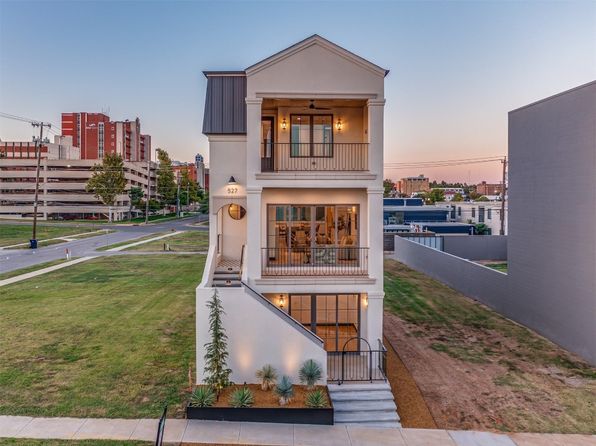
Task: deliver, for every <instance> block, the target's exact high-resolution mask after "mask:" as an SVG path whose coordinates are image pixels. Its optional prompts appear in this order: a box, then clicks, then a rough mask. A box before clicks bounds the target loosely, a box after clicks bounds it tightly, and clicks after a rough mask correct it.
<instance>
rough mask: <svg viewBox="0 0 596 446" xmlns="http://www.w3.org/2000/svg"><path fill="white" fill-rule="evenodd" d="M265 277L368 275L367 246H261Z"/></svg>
mask: <svg viewBox="0 0 596 446" xmlns="http://www.w3.org/2000/svg"><path fill="white" fill-rule="evenodd" d="M262 259H263V269H262V274H263V276H366V275H367V274H368V248H361V247H353V246H317V247H310V248H308V247H304V248H262Z"/></svg>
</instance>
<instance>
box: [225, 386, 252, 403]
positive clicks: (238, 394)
mask: <svg viewBox="0 0 596 446" xmlns="http://www.w3.org/2000/svg"><path fill="white" fill-rule="evenodd" d="M254 403H255V397H254V395H253V394H252V392H251V391H250V389H249V388H248V387H242V388H240V389H236V390H234V392H232V394H231V395H230V406H232V407H250V406H252V405H253V404H254Z"/></svg>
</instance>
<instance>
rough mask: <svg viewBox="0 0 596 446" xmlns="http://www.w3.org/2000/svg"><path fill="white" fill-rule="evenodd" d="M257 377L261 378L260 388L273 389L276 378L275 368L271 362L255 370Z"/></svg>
mask: <svg viewBox="0 0 596 446" xmlns="http://www.w3.org/2000/svg"><path fill="white" fill-rule="evenodd" d="M257 378H258V379H260V380H261V389H263V390H270V389H273V387H274V386H275V381H276V380H277V370H275V368H273V366H272V365H271V364H265V365H264V366H263V368H262V369H260V370H257Z"/></svg>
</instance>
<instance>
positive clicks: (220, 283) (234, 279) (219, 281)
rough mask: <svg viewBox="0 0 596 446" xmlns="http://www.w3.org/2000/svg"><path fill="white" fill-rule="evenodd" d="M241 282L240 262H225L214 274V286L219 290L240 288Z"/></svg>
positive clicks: (220, 264)
mask: <svg viewBox="0 0 596 446" xmlns="http://www.w3.org/2000/svg"><path fill="white" fill-rule="evenodd" d="M240 280H241V273H240V262H239V261H230V260H223V261H221V262H220V263H219V265H218V266H217V268H215V271H214V272H213V286H214V287H218V288H230V287H236V288H237V287H239V286H240Z"/></svg>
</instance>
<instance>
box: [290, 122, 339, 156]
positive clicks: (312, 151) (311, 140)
mask: <svg viewBox="0 0 596 446" xmlns="http://www.w3.org/2000/svg"><path fill="white" fill-rule="evenodd" d="M294 116H308V117H309V118H310V125H309V142H308V143H298V142H296V143H295V142H293V141H292V122H293V118H294ZM315 116H330V117H331V142H328V143H315V142H314V141H313V136H314V131H313V130H314V119H313V118H314V117H315ZM333 122H334V121H333V113H312V114H311V113H290V158H333V140H334V139H335V135H334V131H333ZM292 144H310V150H309V154H308V155H293V154H292ZM315 144H329V147H330V149H331V150H330V151H329V152H330V154H329V155H315V154H314V152H315V150H314V149H315Z"/></svg>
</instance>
